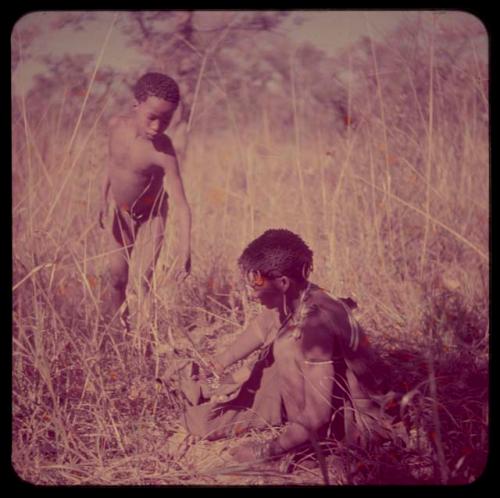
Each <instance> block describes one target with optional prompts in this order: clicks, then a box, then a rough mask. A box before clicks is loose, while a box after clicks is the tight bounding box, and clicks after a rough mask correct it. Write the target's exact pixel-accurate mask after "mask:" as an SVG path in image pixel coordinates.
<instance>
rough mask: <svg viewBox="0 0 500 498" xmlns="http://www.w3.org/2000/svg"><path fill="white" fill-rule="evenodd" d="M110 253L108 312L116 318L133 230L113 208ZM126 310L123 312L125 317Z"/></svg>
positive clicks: (124, 298) (130, 250) (125, 282)
mask: <svg viewBox="0 0 500 498" xmlns="http://www.w3.org/2000/svg"><path fill="white" fill-rule="evenodd" d="M111 235H112V236H111V244H110V249H111V253H110V256H109V274H110V283H111V299H110V301H111V303H110V312H111V316H112V317H113V318H116V316H117V314H118V311H119V310H120V307H121V306H122V305H123V304H124V303H125V300H126V290H127V283H128V275H129V263H130V257H131V253H132V248H133V244H134V231H133V226H132V225H131V223H130V221H129V220H127V219H126V218H125V216H124V215H123V214H122V213H120V212H119V211H118V210H116V209H115V212H114V215H113V224H112V230H111ZM127 315H128V310H125V312H124V318H125V319H127Z"/></svg>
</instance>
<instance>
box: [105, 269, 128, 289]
mask: <svg viewBox="0 0 500 498" xmlns="http://www.w3.org/2000/svg"><path fill="white" fill-rule="evenodd" d="M109 277H110V278H109V280H110V283H111V286H112V287H113V288H114V289H123V288H124V287H126V285H127V281H128V272H127V271H123V270H122V271H116V270H111V271H110V272H109Z"/></svg>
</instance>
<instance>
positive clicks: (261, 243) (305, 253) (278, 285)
mask: <svg viewBox="0 0 500 498" xmlns="http://www.w3.org/2000/svg"><path fill="white" fill-rule="evenodd" d="M238 264H239V267H240V269H241V271H242V273H243V276H244V278H245V280H246V282H247V284H249V286H250V287H251V289H252V290H253V291H254V295H255V297H256V298H258V299H259V300H260V301H261V302H262V303H263V304H266V303H264V297H266V296H267V297H266V299H268V300H271V301H275V300H276V299H274V298H275V297H276V296H274V295H275V294H280V292H281V293H282V292H286V291H287V290H288V289H289V287H290V282H295V283H296V284H303V283H305V282H306V281H307V278H308V277H309V274H310V272H311V270H312V266H313V252H312V251H311V249H309V247H308V246H307V244H306V243H305V242H304V241H303V240H302V239H301V238H300V237H299V236H298V235H296V234H294V233H293V232H291V231H290V230H285V229H271V230H267V231H266V232H264V233H263V234H262V235H261V236H260V237H257V238H256V239H255V240H254V241H252V242H251V243H250V244H249V245H248V246H247V247H246V248H245V250H244V251H243V253H242V254H241V256H240V257H239V259H238ZM271 298H272V299H271Z"/></svg>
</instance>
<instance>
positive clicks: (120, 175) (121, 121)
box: [108, 116, 175, 212]
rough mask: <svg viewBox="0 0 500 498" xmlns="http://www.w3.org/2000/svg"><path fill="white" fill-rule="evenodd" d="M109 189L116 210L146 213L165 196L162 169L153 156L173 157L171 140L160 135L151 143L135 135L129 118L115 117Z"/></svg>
mask: <svg viewBox="0 0 500 498" xmlns="http://www.w3.org/2000/svg"><path fill="white" fill-rule="evenodd" d="M109 153H110V160H109V164H108V170H109V180H110V188H111V192H112V195H113V198H114V200H115V202H116V205H117V207H119V208H120V209H124V210H132V211H134V212H142V211H145V210H149V209H151V208H152V207H153V205H155V204H157V203H158V202H159V201H160V197H161V195H162V194H163V193H164V189H163V177H164V174H165V172H164V169H163V167H161V166H159V165H158V164H157V161H155V157H157V156H158V154H161V153H164V154H169V155H172V156H175V153H174V150H173V147H172V144H171V142H170V139H169V138H168V137H166V136H165V135H160V136H158V137H156V138H155V139H154V140H152V141H151V140H146V139H144V138H142V137H140V136H137V134H136V132H135V129H134V126H133V123H132V122H131V119H130V118H129V117H127V116H117V117H115V118H113V119H112V121H111V123H110V137H109Z"/></svg>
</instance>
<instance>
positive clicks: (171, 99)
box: [133, 73, 180, 140]
mask: <svg viewBox="0 0 500 498" xmlns="http://www.w3.org/2000/svg"><path fill="white" fill-rule="evenodd" d="M133 92H134V97H135V106H134V107H135V111H136V121H137V127H138V131H139V134H140V135H141V136H143V137H144V138H147V139H149V140H152V139H153V138H154V137H155V136H156V135H158V134H160V133H163V132H164V131H165V129H166V128H167V126H168V125H169V124H170V121H171V119H172V116H173V114H174V112H175V110H176V108H177V106H178V104H179V99H180V94H179V86H178V85H177V83H176V82H175V80H173V79H172V78H171V77H170V76H167V75H166V74H161V73H146V74H145V75H143V76H141V77H140V78H139V80H138V81H137V83H136V84H135V85H134V87H133Z"/></svg>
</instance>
